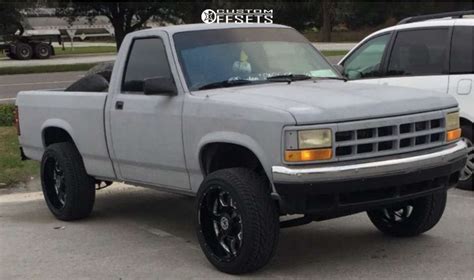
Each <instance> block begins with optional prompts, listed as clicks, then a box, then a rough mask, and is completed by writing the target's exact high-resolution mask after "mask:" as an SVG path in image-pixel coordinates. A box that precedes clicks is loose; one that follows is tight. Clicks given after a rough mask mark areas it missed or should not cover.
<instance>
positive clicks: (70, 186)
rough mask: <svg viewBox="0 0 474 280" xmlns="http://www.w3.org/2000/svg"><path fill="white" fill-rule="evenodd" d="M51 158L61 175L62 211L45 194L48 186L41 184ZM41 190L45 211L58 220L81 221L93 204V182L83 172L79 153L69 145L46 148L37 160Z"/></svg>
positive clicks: (54, 145)
mask: <svg viewBox="0 0 474 280" xmlns="http://www.w3.org/2000/svg"><path fill="white" fill-rule="evenodd" d="M51 158H53V159H54V160H55V161H56V162H57V163H58V164H59V166H60V168H61V170H62V171H63V174H64V185H65V192H66V198H65V202H64V205H63V207H61V208H59V209H58V208H56V207H55V206H54V204H53V203H52V201H51V200H50V198H49V197H48V194H47V191H48V188H50V187H51V186H48V185H47V182H46V181H45V175H46V172H47V170H46V168H45V167H46V163H47V161H48V160H49V159H51ZM41 186H42V189H43V195H44V198H45V201H46V204H47V206H48V208H49V209H50V211H51V212H52V213H53V215H54V216H55V217H56V218H58V219H60V220H64V221H69V220H76V219H81V218H84V217H87V216H89V214H90V212H91V211H92V208H93V205H94V200H95V186H94V180H93V178H92V177H90V176H89V175H87V173H86V172H85V169H84V168H83V163H82V159H81V157H80V154H79V151H77V148H76V147H75V146H74V145H73V144H70V143H58V144H52V145H51V146H49V147H48V148H46V150H45V152H44V154H43V157H42V160H41ZM53 191H54V190H53Z"/></svg>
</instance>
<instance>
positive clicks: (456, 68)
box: [449, 26, 474, 74]
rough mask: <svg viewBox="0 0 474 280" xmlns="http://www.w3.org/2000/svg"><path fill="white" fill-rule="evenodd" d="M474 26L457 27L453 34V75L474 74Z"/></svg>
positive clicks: (451, 64)
mask: <svg viewBox="0 0 474 280" xmlns="http://www.w3.org/2000/svg"><path fill="white" fill-rule="evenodd" d="M473 31H474V26H456V27H455V28H454V33H453V42H452V45H451V62H450V67H449V69H450V73H451V74H470V73H474V70H473V64H474V55H473V52H474V49H473V48H472V47H473V46H472V45H473V42H474V36H473Z"/></svg>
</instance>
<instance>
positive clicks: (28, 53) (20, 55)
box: [15, 43, 33, 60]
mask: <svg viewBox="0 0 474 280" xmlns="http://www.w3.org/2000/svg"><path fill="white" fill-rule="evenodd" d="M32 56H33V49H32V48H31V46H30V45H28V44H25V43H17V44H16V55H15V57H16V58H17V59H20V60H27V59H31V57H32Z"/></svg>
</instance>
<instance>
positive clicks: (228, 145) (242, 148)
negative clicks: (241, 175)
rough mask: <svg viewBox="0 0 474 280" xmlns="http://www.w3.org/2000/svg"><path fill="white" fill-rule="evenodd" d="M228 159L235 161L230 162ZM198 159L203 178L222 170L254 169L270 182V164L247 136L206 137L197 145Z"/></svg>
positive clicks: (255, 143)
mask: <svg viewBox="0 0 474 280" xmlns="http://www.w3.org/2000/svg"><path fill="white" fill-rule="evenodd" d="M224 155H225V156H226V157H224ZM230 158H232V159H235V158H237V160H235V161H230V160H229V159H230ZM198 159H199V166H200V169H201V173H202V174H203V176H206V175H207V174H208V173H210V172H212V171H215V170H219V169H223V168H229V167H255V168H256V169H257V170H260V171H262V172H263V174H264V175H265V176H266V177H267V178H268V179H269V180H270V181H271V173H269V172H271V171H270V170H269V166H270V164H269V163H268V160H267V158H266V156H265V154H264V151H263V149H262V148H261V147H260V145H259V144H258V143H257V142H256V141H255V140H254V139H252V138H251V137H250V136H247V135H243V134H240V133H235V132H218V133H212V134H210V135H207V136H205V137H204V138H203V139H202V141H201V142H200V143H199V145H198ZM220 160H223V161H220ZM219 161H220V162H219ZM246 164H248V165H246Z"/></svg>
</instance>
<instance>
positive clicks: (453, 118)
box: [446, 112, 460, 131]
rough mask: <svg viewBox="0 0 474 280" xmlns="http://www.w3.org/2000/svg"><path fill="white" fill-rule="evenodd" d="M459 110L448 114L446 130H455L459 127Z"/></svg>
mask: <svg viewBox="0 0 474 280" xmlns="http://www.w3.org/2000/svg"><path fill="white" fill-rule="evenodd" d="M459 127H460V125H459V112H455V113H450V114H447V115H446V130H448V131H449V130H453V129H457V128H459Z"/></svg>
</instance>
